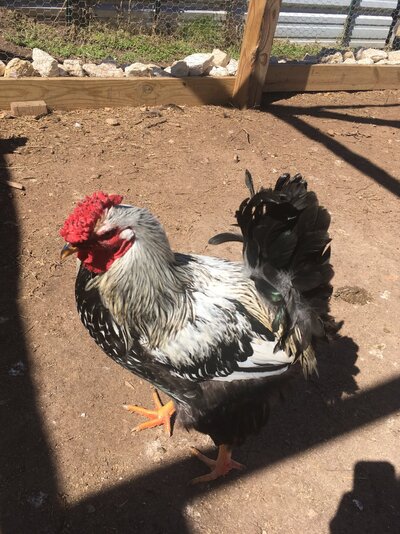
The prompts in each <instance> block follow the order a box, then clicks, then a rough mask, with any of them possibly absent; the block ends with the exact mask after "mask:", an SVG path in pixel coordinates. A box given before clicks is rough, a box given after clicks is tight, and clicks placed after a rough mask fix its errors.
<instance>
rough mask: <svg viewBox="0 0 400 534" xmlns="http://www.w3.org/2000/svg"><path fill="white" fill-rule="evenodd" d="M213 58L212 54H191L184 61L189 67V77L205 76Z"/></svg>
mask: <svg viewBox="0 0 400 534" xmlns="http://www.w3.org/2000/svg"><path fill="white" fill-rule="evenodd" d="M213 59H214V56H213V55H212V54H191V55H190V56H187V57H185V59H184V61H185V63H186V65H187V66H188V67H189V76H201V75H202V74H207V73H208V71H209V70H210V68H211V66H212V62H213Z"/></svg>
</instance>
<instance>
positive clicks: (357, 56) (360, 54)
mask: <svg viewBox="0 0 400 534" xmlns="http://www.w3.org/2000/svg"><path fill="white" fill-rule="evenodd" d="M364 50H365V48H363V47H361V48H359V49H358V50H357V52H356V59H357V61H358V60H359V59H362V53H363V52H364Z"/></svg>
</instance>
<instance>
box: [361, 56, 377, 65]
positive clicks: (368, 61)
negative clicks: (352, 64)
mask: <svg viewBox="0 0 400 534" xmlns="http://www.w3.org/2000/svg"><path fill="white" fill-rule="evenodd" d="M357 63H358V64H359V65H373V64H374V61H373V60H372V59H371V58H370V57H363V58H362V59H359V60H358V61H357Z"/></svg>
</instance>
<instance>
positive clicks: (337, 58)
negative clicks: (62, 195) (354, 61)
mask: <svg viewBox="0 0 400 534" xmlns="http://www.w3.org/2000/svg"><path fill="white" fill-rule="evenodd" d="M321 63H329V64H332V65H333V64H337V63H343V56H342V53H341V52H335V53H334V54H329V55H328V56H323V57H322V58H321Z"/></svg>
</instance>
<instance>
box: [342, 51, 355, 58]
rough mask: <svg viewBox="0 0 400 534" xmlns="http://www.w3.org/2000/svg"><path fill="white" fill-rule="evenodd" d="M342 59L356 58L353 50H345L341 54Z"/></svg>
mask: <svg viewBox="0 0 400 534" xmlns="http://www.w3.org/2000/svg"><path fill="white" fill-rule="evenodd" d="M343 59H344V60H346V59H356V58H355V56H354V52H352V51H351V50H347V51H346V52H344V54H343Z"/></svg>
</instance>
